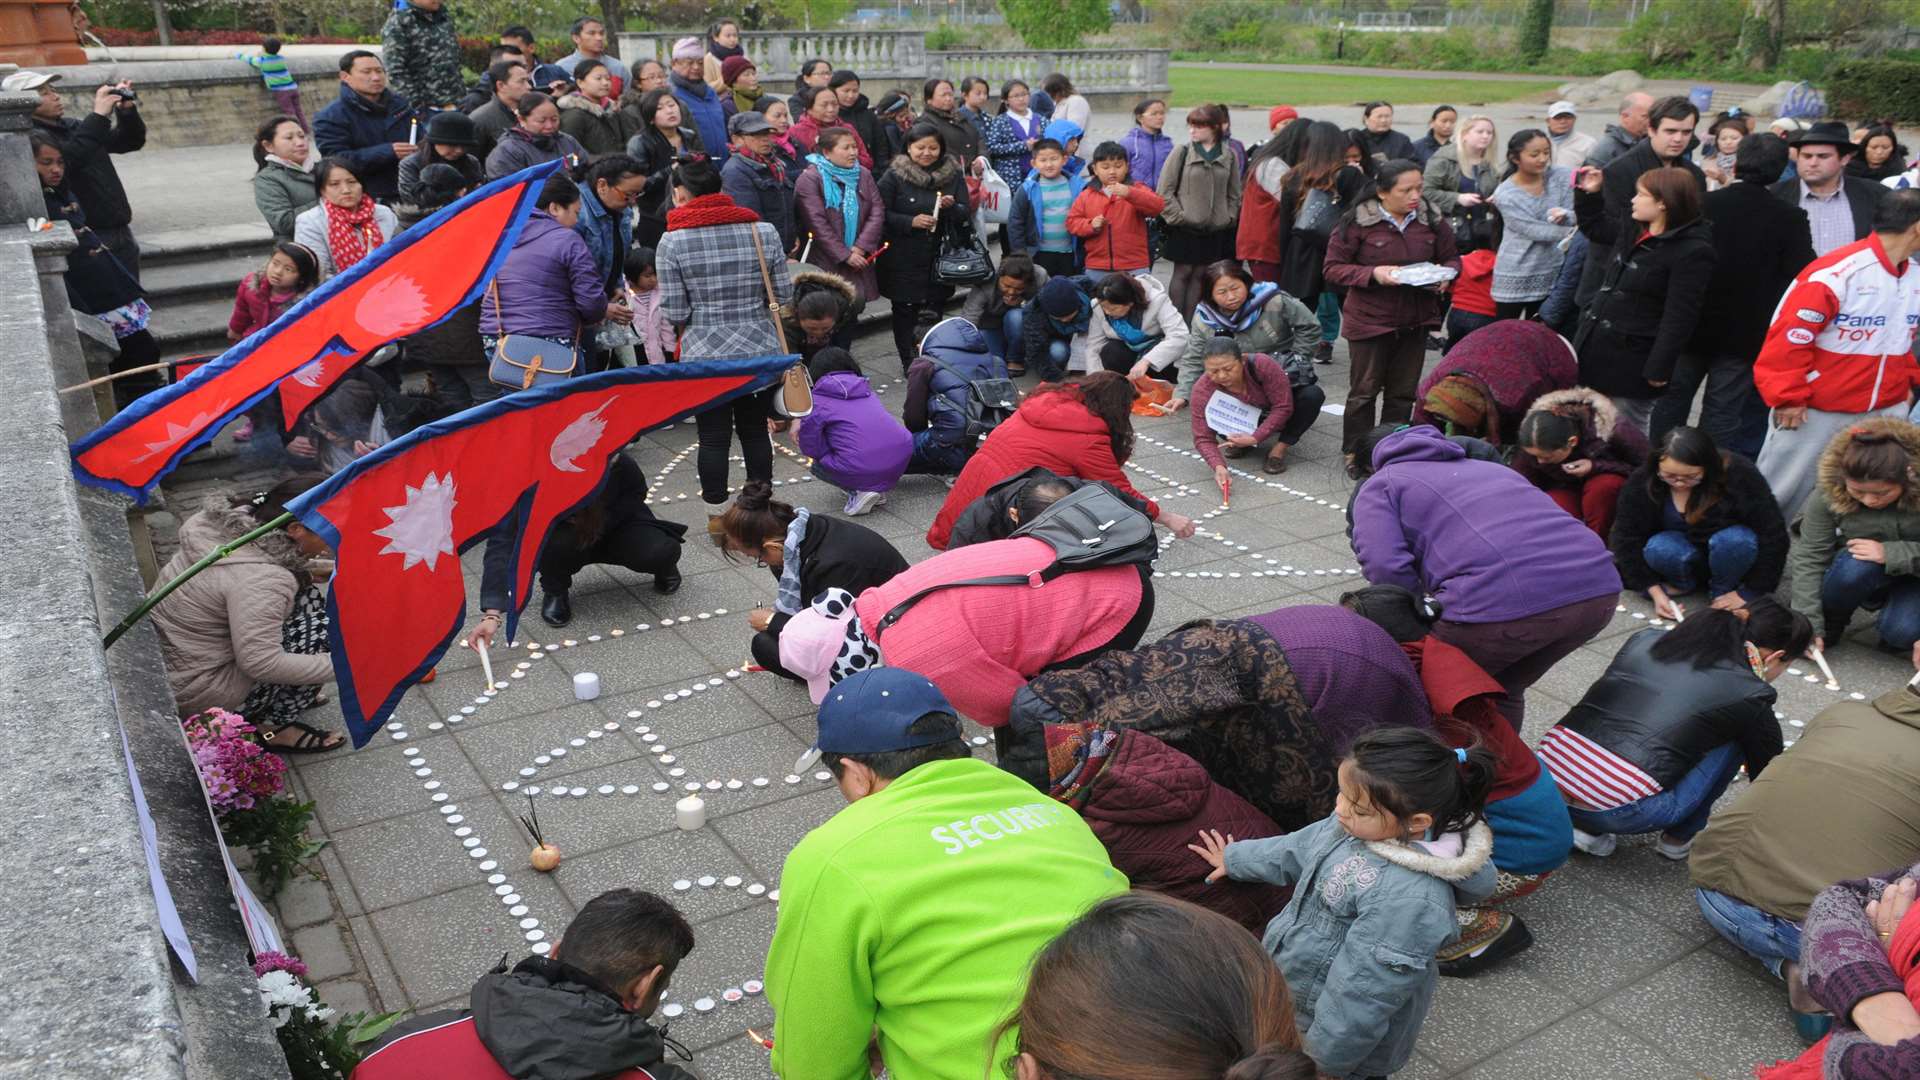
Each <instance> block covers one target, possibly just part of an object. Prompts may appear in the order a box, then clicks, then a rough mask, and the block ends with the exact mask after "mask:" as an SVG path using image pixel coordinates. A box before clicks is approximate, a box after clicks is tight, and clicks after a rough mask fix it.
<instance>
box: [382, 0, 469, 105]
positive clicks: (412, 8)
mask: <svg viewBox="0 0 1920 1080" xmlns="http://www.w3.org/2000/svg"><path fill="white" fill-rule="evenodd" d="M442 3H443V0H408V3H407V6H406V7H404V8H401V9H400V10H398V11H395V12H394V13H393V14H392V15H389V16H388V17H387V24H386V26H384V27H382V28H381V29H380V45H381V60H382V61H383V62H384V63H385V64H386V66H387V77H388V79H389V81H390V82H391V84H392V86H393V88H394V90H396V91H398V92H399V93H400V95H401V96H402V97H404V98H406V99H407V100H408V101H410V102H412V103H413V104H414V106H415V107H416V108H419V109H423V110H424V109H438V108H446V107H448V106H451V105H453V104H455V103H456V102H458V101H459V100H460V97H461V95H462V94H464V93H466V90H467V88H466V85H465V84H464V83H463V82H462V81H461V78H460V39H459V38H458V37H457V36H455V34H454V30H453V20H452V19H451V18H449V17H448V16H447V13H446V11H445V10H444V9H443V8H442V6H441V5H442Z"/></svg>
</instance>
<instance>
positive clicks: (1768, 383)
mask: <svg viewBox="0 0 1920 1080" xmlns="http://www.w3.org/2000/svg"><path fill="white" fill-rule="evenodd" d="M1917 326H1920V271H1916V270H1915V269H1914V267H1913V262H1912V260H1907V261H1906V262H1904V263H1902V264H1901V265H1900V266H1897V267H1896V266H1894V265H1893V263H1892V262H1891V261H1889V260H1888V258H1887V250H1886V248H1885V247H1884V246H1882V244H1881V243H1880V237H1879V235H1878V234H1875V233H1869V234H1868V235H1867V238H1866V239H1864V240H1860V241H1857V242H1855V243H1852V244H1848V245H1847V246H1846V247H1843V248H1836V249H1834V250H1833V251H1831V252H1828V253H1827V254H1826V255H1824V256H1822V257H1820V258H1818V259H1815V260H1814V261H1813V262H1811V263H1809V264H1808V265H1807V268H1806V269H1805V270H1802V271H1800V273H1799V275H1798V276H1796V277H1795V278H1794V279H1793V286H1792V287H1791V288H1789V289H1788V290H1787V294H1786V296H1784V297H1782V298H1781V300H1780V306H1779V308H1777V309H1776V310H1775V311H1774V313H1773V325H1771V326H1770V327H1768V328H1767V339H1766V342H1765V344H1763V345H1762V346H1761V347H1760V356H1759V357H1758V359H1756V360H1755V361H1754V365H1753V384H1754V386H1755V387H1757V388H1758V389H1759V391H1760V396H1761V397H1762V398H1763V399H1765V400H1766V403H1767V404H1768V405H1769V406H1771V407H1773V408H1776V409H1777V408H1785V407H1796V406H1809V407H1812V408H1815V409H1819V410H1821V411H1822V412H1839V413H1864V412H1870V411H1872V410H1874V409H1879V408H1883V407H1885V406H1888V405H1893V404H1899V403H1903V402H1905V401H1906V400H1907V398H1908V396H1909V394H1910V393H1911V392H1912V388H1913V387H1915V386H1920V364H1916V363H1915V361H1914V357H1913V342H1914V333H1915V328H1916V327H1917Z"/></svg>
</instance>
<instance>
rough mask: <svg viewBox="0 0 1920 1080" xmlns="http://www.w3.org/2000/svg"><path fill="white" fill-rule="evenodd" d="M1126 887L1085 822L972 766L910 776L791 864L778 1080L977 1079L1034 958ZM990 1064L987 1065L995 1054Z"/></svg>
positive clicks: (782, 951) (779, 955) (772, 967)
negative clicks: (880, 1074) (882, 1065)
mask: <svg viewBox="0 0 1920 1080" xmlns="http://www.w3.org/2000/svg"><path fill="white" fill-rule="evenodd" d="M1126 889H1127V879H1126V877H1125V875H1123V874H1121V873H1120V872H1119V871H1118V870H1115V869H1114V868H1113V864H1112V863H1111V862H1109V861H1108V859H1107V853H1106V849H1105V848H1103V847H1101V845H1100V841H1099V840H1098V839H1096V838H1095V837H1094V835H1093V832H1092V830H1090V829H1088V828H1087V825H1086V823H1085V822H1084V821H1082V820H1080V817H1079V815H1077V814H1075V813H1074V812H1073V811H1072V810H1070V809H1068V808H1067V807H1065V806H1062V805H1060V804H1059V803H1056V802H1054V801H1052V800H1051V799H1048V798H1047V797H1046V796H1045V795H1043V794H1041V793H1040V792H1038V791H1036V790H1034V788H1033V787H1031V786H1030V785H1028V784H1026V783H1025V782H1023V781H1021V780H1019V779H1017V778H1015V777H1013V776H1012V775H1010V774H1008V773H1005V772H1002V771H1001V770H1000V769H997V768H995V767H994V766H992V765H990V764H988V763H986V762H984V761H980V760H977V759H973V758H964V759H959V760H954V761H939V762H933V763H930V764H927V765H922V766H920V767H919V768H916V769H913V770H911V771H909V772H908V773H906V774H905V775H904V776H902V777H900V778H899V779H898V780H895V781H894V782H893V783H891V784H889V785H888V786H887V787H886V788H885V790H882V791H881V792H879V793H878V794H875V795H870V796H868V797H867V798H864V799H861V800H860V801H859V802H856V803H854V804H852V805H851V806H848V807H847V808H846V809H845V810H842V811H840V812H839V813H838V814H835V815H834V816H833V818H832V819H831V820H830V821H828V822H827V823H826V824H824V825H822V826H820V827H819V828H818V829H815V830H814V831H813V832H811V833H808V834H807V836H806V838H805V839H803V840H801V841H800V843H799V845H798V846H796V847H795V848H794V849H793V853H792V854H790V855H788V856H787V864H786V869H785V870H784V871H782V873H781V875H780V920H779V924H778V925H777V926H776V927H775V928H774V932H773V946H772V948H771V949H770V950H769V952H768V954H767V998H768V1000H769V1001H770V1002H771V1003H772V1004H773V1008H774V1013H775V1017H776V1019H775V1025H774V1050H773V1071H774V1072H775V1073H776V1074H778V1075H780V1076H782V1077H787V1078H790V1080H866V1078H867V1077H868V1075H869V1071H868V1065H867V1044H868V1042H869V1041H870V1039H871V1037H872V1034H873V1031H874V1029H875V1028H876V1027H877V1028H878V1029H879V1041H880V1051H881V1056H882V1057H883V1058H884V1059H885V1061H886V1065H887V1069H888V1071H889V1072H890V1073H891V1075H892V1076H893V1077H894V1080H980V1078H981V1077H982V1076H984V1075H986V1070H987V1064H988V1062H989V1060H991V1061H995V1062H998V1061H1001V1060H1004V1059H1005V1058H1006V1056H1007V1055H1009V1054H1010V1053H1012V1047H1011V1039H1008V1040H1007V1041H1006V1043H1005V1044H1004V1045H1001V1046H999V1047H995V1048H990V1047H989V1046H988V1039H989V1038H990V1036H991V1035H992V1032H993V1029H994V1028H995V1027H996V1026H997V1025H998V1024H999V1023H1000V1022H1001V1021H1002V1020H1004V1019H1005V1018H1006V1017H1007V1016H1008V1015H1010V1014H1011V1013H1012V1012H1013V1010H1014V1008H1015V1006H1017V1005H1018V1004H1019V1002H1020V995H1021V993H1022V992H1023V991H1024V990H1025V988H1026V982H1027V969H1028V967H1029V965H1030V964H1031V963H1032V962H1033V957H1034V954H1035V953H1037V952H1039V950H1040V949H1041V948H1042V947H1043V946H1045V945H1046V944H1047V943H1048V942H1050V941H1052V940H1053V939H1054V937H1055V936H1057V935H1058V934H1059V933H1060V931H1061V930H1062V929H1064V928H1065V927H1066V925H1067V924H1068V923H1070V922H1072V921H1073V920H1074V919H1075V918H1077V917H1079V916H1080V914H1081V913H1083V912H1084V911H1086V910H1087V909H1088V908H1089V907H1091V906H1093V905H1094V904H1095V903H1098V902H1099V901H1101V900H1104V899H1105V898H1107V897H1109V896H1113V895H1116V894H1118V893H1122V892H1125V891H1126ZM990 1055H991V1056H990Z"/></svg>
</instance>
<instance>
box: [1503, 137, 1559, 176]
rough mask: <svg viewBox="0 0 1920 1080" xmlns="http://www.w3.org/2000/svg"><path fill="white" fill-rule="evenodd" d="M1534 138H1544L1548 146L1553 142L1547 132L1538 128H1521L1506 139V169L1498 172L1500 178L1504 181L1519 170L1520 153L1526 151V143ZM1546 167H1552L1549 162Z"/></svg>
mask: <svg viewBox="0 0 1920 1080" xmlns="http://www.w3.org/2000/svg"><path fill="white" fill-rule="evenodd" d="M1535 139H1546V140H1547V144H1548V145H1549V146H1551V145H1552V144H1553V140H1552V139H1551V138H1548V136H1547V133H1546V132H1544V131H1541V130H1540V129H1539V128H1521V129H1520V130H1519V131H1516V132H1514V133H1513V135H1512V136H1511V137H1510V138H1508V139H1507V171H1506V172H1503V173H1501V174H1500V179H1501V180H1503V181H1504V180H1506V179H1507V178H1508V177H1510V176H1512V175H1513V174H1514V173H1517V172H1519V171H1520V155H1521V154H1522V153H1525V152H1526V149H1527V144H1528V143H1530V142H1532V141H1533V140H1535ZM1548 167H1549V168H1551V167H1552V163H1551V162H1549V163H1548Z"/></svg>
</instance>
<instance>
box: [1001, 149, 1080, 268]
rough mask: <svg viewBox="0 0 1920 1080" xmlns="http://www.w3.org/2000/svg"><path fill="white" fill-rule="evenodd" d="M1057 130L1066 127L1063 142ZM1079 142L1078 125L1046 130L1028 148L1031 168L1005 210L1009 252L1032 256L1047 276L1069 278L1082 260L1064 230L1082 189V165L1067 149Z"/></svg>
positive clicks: (1072, 237) (1076, 239)
mask: <svg viewBox="0 0 1920 1080" xmlns="http://www.w3.org/2000/svg"><path fill="white" fill-rule="evenodd" d="M1056 129H1066V134H1067V139H1066V140H1064V141H1063V140H1061V139H1059V138H1056V137H1055V130H1056ZM1079 144H1080V130H1079V127H1078V126H1077V125H1075V124H1072V123H1069V122H1067V121H1061V122H1060V123H1058V124H1055V125H1054V126H1053V127H1051V128H1049V129H1048V130H1047V137H1046V138H1044V139H1041V140H1040V141H1038V142H1036V143H1034V144H1033V169H1032V171H1031V172H1029V173H1027V178H1026V179H1025V180H1024V181H1022V182H1021V184H1020V186H1019V187H1017V188H1015V189H1014V192H1013V202H1012V204H1011V205H1009V206H1008V208H1007V243H1008V254H1022V255H1031V256H1033V261H1034V264H1035V265H1037V266H1039V267H1040V268H1041V269H1042V270H1045V271H1046V272H1047V273H1048V274H1049V275H1050V276H1058V277H1070V276H1072V275H1074V274H1077V273H1079V272H1080V269H1081V267H1082V266H1083V265H1085V262H1086V251H1085V247H1084V245H1083V242H1082V241H1081V239H1080V238H1079V237H1077V236H1075V235H1073V234H1072V233H1071V232H1069V231H1067V213H1068V211H1070V210H1071V209H1073V203H1074V200H1076V199H1078V198H1079V197H1080V192H1081V190H1082V189H1084V188H1085V187H1086V186H1087V175H1086V162H1084V161H1082V160H1080V159H1079V158H1077V157H1074V156H1073V153H1072V151H1071V150H1070V149H1069V146H1070V145H1071V146H1078V145H1079Z"/></svg>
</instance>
